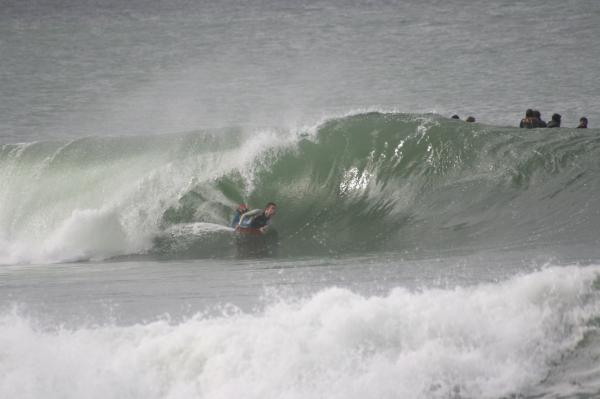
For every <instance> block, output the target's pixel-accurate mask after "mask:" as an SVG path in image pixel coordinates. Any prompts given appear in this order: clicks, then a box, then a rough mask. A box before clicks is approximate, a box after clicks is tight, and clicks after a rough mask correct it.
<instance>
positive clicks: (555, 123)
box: [547, 114, 561, 128]
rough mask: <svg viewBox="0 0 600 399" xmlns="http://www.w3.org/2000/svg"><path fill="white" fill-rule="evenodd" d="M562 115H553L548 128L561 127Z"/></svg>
mask: <svg viewBox="0 0 600 399" xmlns="http://www.w3.org/2000/svg"><path fill="white" fill-rule="evenodd" d="M560 118H561V117H560V114H554V115H552V120H551V121H550V122H548V126H547V127H548V128H553V127H560Z"/></svg>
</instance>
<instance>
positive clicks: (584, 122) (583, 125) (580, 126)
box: [577, 116, 588, 129]
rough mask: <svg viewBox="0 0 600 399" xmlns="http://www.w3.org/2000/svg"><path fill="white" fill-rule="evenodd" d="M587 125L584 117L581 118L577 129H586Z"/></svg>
mask: <svg viewBox="0 0 600 399" xmlns="http://www.w3.org/2000/svg"><path fill="white" fill-rule="evenodd" d="M587 125H588V120H587V118H586V117H585V116H583V117H581V119H579V126H577V129H587Z"/></svg>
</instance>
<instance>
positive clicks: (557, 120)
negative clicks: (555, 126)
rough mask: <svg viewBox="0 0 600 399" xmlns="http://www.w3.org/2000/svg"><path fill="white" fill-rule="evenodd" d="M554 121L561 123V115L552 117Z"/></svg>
mask: <svg viewBox="0 0 600 399" xmlns="http://www.w3.org/2000/svg"><path fill="white" fill-rule="evenodd" d="M552 120H553V121H554V122H558V123H560V114H554V115H552Z"/></svg>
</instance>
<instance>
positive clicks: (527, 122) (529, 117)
mask: <svg viewBox="0 0 600 399" xmlns="http://www.w3.org/2000/svg"><path fill="white" fill-rule="evenodd" d="M537 114H539V111H538V112H537V113H536V111H534V110H532V109H531V108H530V109H528V110H527V111H525V118H523V119H521V123H519V127H520V128H526V129H535V128H537V127H545V125H544V126H542V124H541V123H540V119H539V118H538V117H537V116H536V115H537Z"/></svg>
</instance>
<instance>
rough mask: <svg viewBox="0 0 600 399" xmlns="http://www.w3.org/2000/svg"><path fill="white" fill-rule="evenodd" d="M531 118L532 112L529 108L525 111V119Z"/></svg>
mask: <svg viewBox="0 0 600 399" xmlns="http://www.w3.org/2000/svg"><path fill="white" fill-rule="evenodd" d="M532 116H533V110H532V109H531V108H529V109H528V110H527V111H525V117H526V118H531V117H532Z"/></svg>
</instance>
